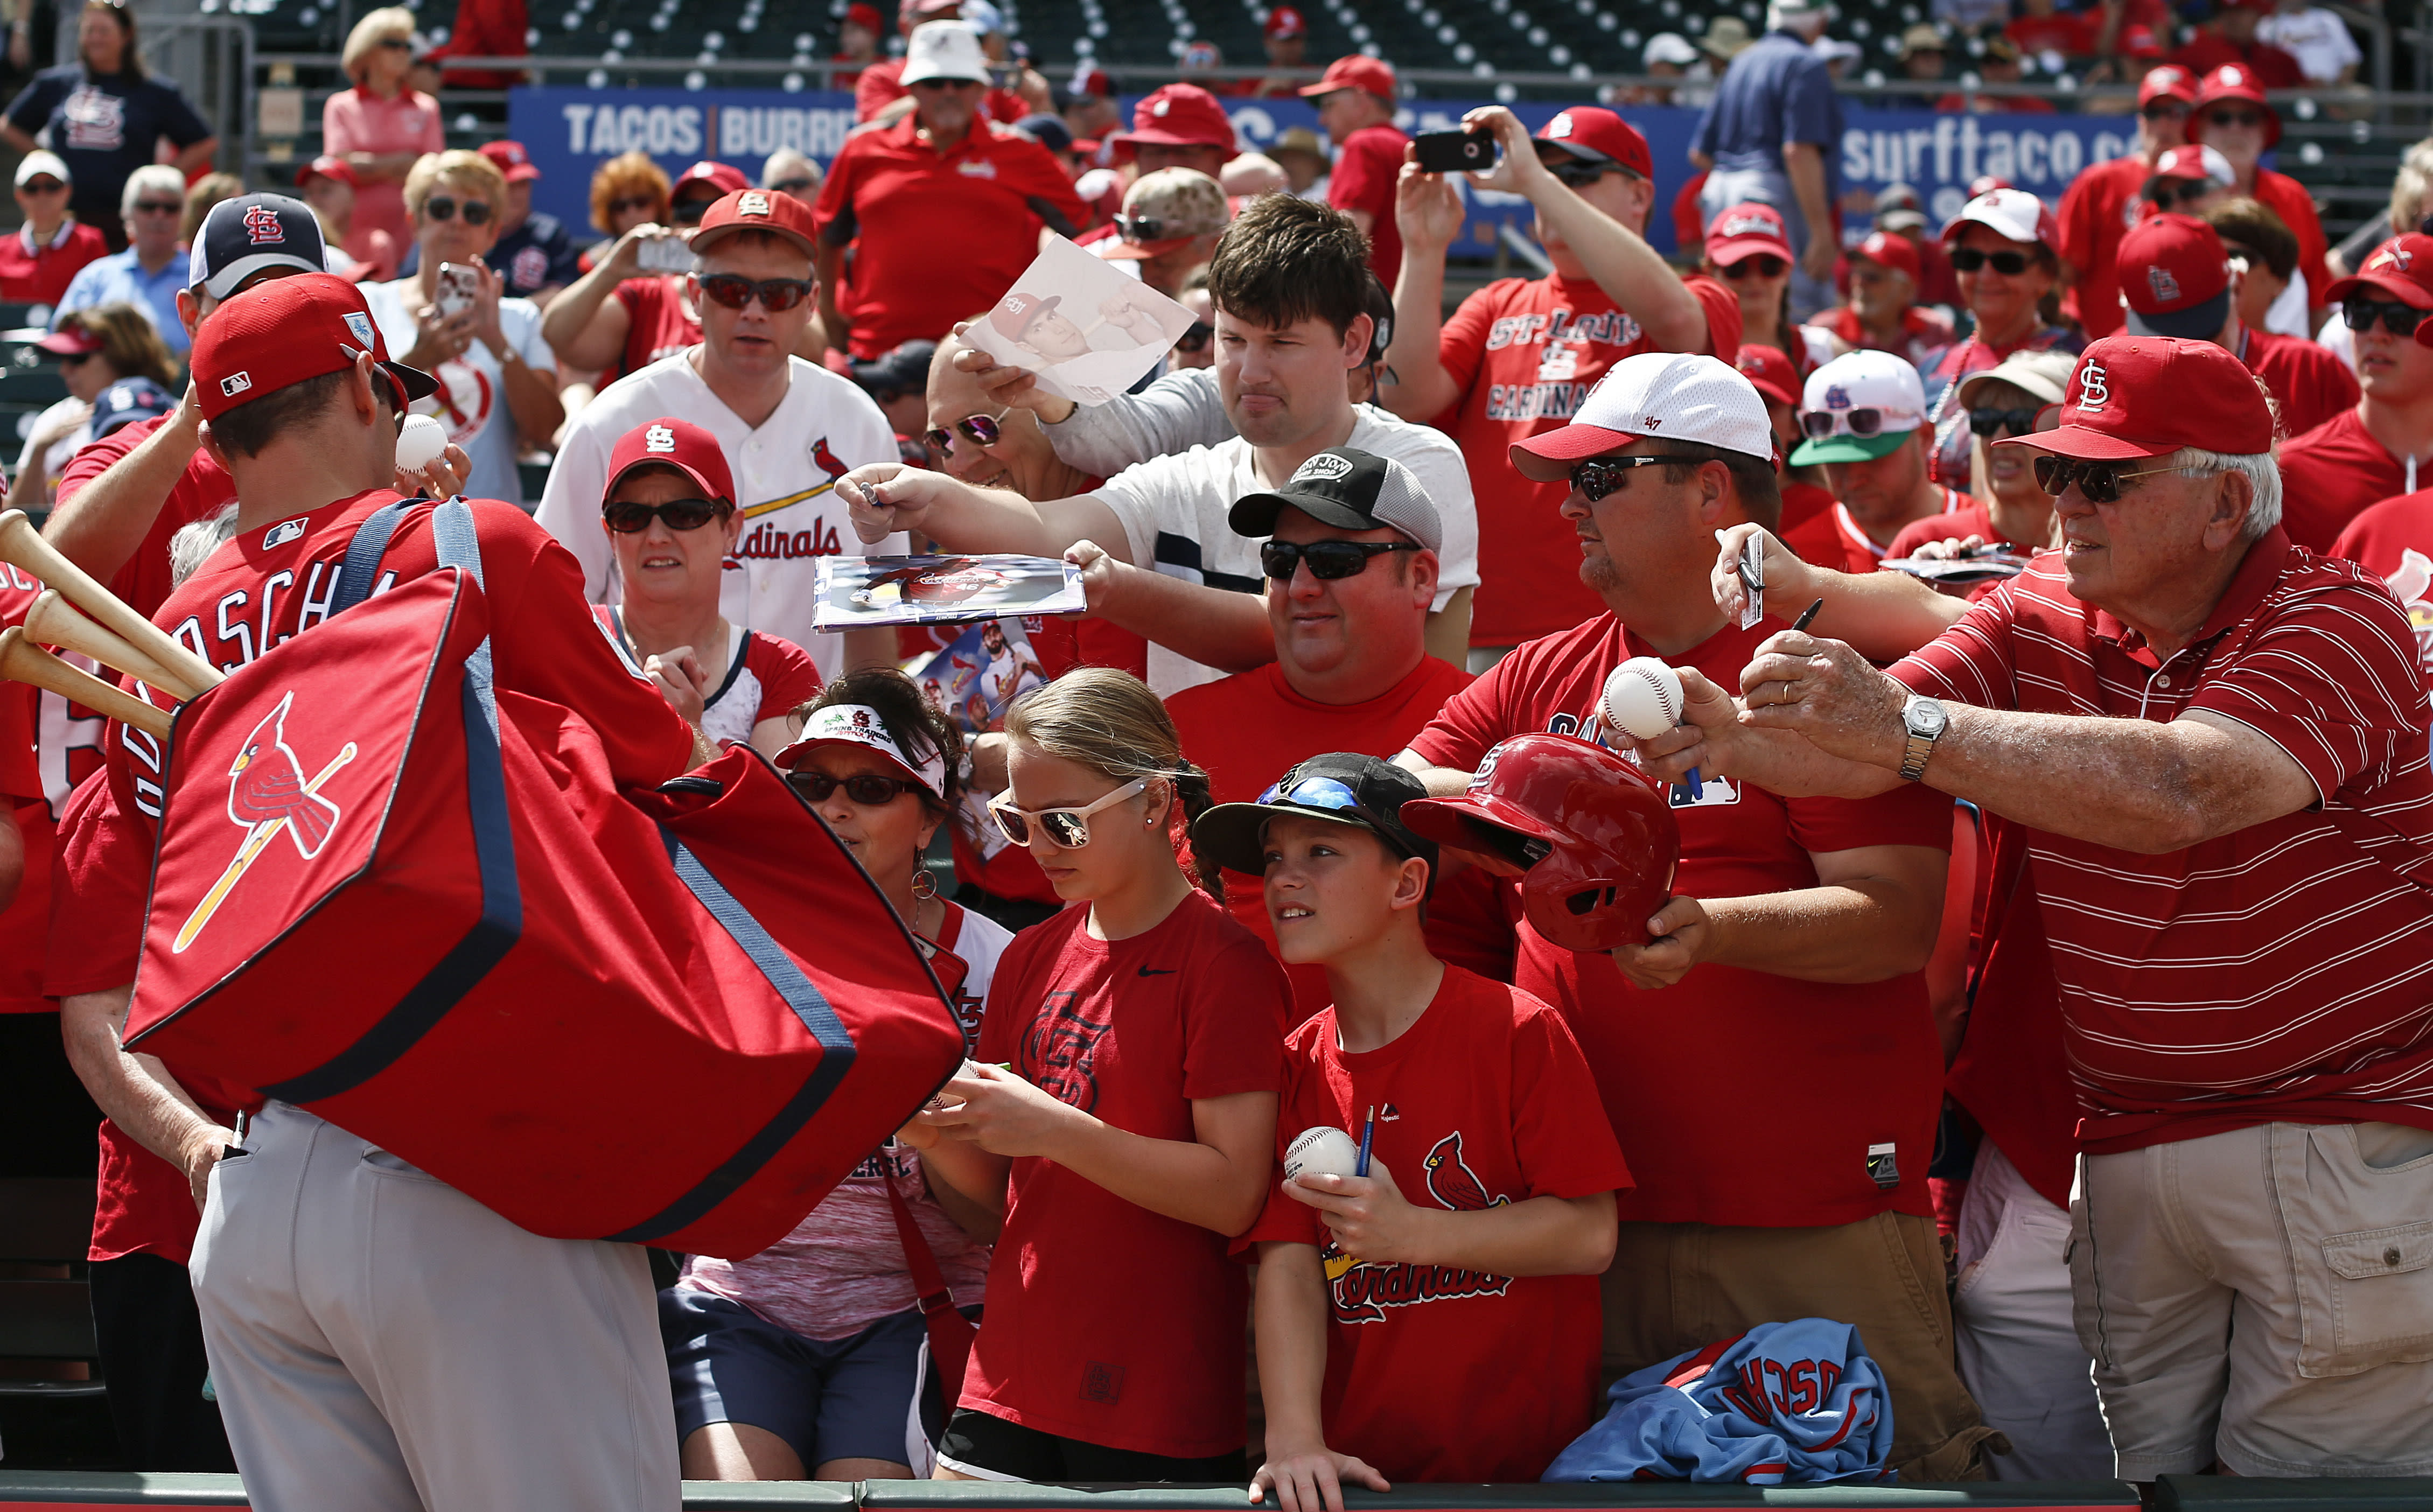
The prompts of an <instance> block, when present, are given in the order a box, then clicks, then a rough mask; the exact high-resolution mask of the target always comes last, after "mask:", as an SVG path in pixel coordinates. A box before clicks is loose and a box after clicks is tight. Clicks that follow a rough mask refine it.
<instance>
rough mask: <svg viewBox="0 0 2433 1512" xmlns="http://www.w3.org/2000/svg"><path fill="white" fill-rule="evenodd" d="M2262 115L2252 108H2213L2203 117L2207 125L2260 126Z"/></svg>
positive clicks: (2262, 122) (2262, 121) (2262, 120)
mask: <svg viewBox="0 0 2433 1512" xmlns="http://www.w3.org/2000/svg"><path fill="white" fill-rule="evenodd" d="M2263 124H2264V117H2263V116H2261V115H2258V114H2257V113H2256V112H2255V111H2254V110H2215V111H2213V112H2212V113H2211V114H2209V115H2207V116H2206V117H2205V125H2207V126H2262V125H2263Z"/></svg>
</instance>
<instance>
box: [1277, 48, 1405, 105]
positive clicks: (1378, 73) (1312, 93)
mask: <svg viewBox="0 0 2433 1512" xmlns="http://www.w3.org/2000/svg"><path fill="white" fill-rule="evenodd" d="M1336 90H1365V91H1367V92H1368V93H1370V94H1374V95H1377V96H1379V97H1381V98H1384V99H1388V100H1390V99H1392V98H1393V97H1394V95H1395V93H1396V92H1395V88H1394V65H1393V64H1391V63H1389V62H1387V61H1386V60H1385V59H1382V58H1370V57H1367V56H1365V55H1363V54H1360V53H1347V54H1346V55H1344V56H1343V57H1341V58H1338V59H1336V60H1335V61H1333V62H1331V63H1329V64H1327V65H1326V72H1325V73H1323V74H1321V75H1319V79H1318V82H1317V83H1315V84H1303V85H1302V87H1301V93H1302V98H1304V99H1312V100H1314V99H1316V98H1318V97H1319V95H1321V94H1332V93H1335V92H1336Z"/></svg>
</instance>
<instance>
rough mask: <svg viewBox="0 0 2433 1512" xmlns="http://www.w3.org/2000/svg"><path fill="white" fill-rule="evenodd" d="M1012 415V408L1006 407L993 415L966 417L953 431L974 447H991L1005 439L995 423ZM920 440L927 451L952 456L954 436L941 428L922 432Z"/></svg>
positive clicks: (957, 423)
mask: <svg viewBox="0 0 2433 1512" xmlns="http://www.w3.org/2000/svg"><path fill="white" fill-rule="evenodd" d="M1012 413H1013V412H1012V408H1011V407H1008V408H1006V409H1002V410H999V411H997V412H996V413H995V415H966V416H963V417H962V418H961V419H960V420H957V421H956V422H955V430H956V431H960V432H961V433H962V436H963V439H964V440H966V441H969V442H970V443H971V444H972V445H974V446H976V447H993V446H995V445H996V444H997V443H998V442H999V441H1001V440H1003V439H1004V438H1005V432H1004V430H1003V429H1002V428H1000V427H999V426H998V424H997V423H996V422H997V421H999V420H1002V419H1004V418H1005V417H1006V416H1008V415H1011V414H1012ZM921 439H922V440H924V441H927V443H929V450H932V451H935V452H936V453H938V455H940V456H942V457H944V456H952V455H953V454H954V450H955V437H954V434H953V433H951V432H948V431H947V430H945V429H944V427H942V426H934V425H933V426H931V427H930V428H929V429H928V430H927V431H924V432H923V433H921Z"/></svg>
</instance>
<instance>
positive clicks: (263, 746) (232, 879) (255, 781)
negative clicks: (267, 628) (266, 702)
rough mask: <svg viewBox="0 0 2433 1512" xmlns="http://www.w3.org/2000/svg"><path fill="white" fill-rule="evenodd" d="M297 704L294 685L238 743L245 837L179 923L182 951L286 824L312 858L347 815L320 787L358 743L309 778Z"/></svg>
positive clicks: (234, 767) (231, 804)
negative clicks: (290, 718)
mask: <svg viewBox="0 0 2433 1512" xmlns="http://www.w3.org/2000/svg"><path fill="white" fill-rule="evenodd" d="M295 704H296V694H295V693H294V692H293V691H292V690H291V691H290V692H289V693H288V694H287V695H286V696H285V697H284V698H281V700H280V701H279V706H278V707H277V708H274V709H272V710H271V711H270V712H269V713H268V714H266V715H264V717H263V720H262V722H261V723H259V724H257V725H255V726H254V727H253V733H252V734H250V735H248V736H247V737H246V738H245V741H244V743H243V744H242V745H240V746H238V747H237V753H236V756H235V758H234V759H233V760H231V761H230V763H229V797H228V814H229V818H230V821H231V822H233V823H234V824H236V826H237V827H238V828H239V829H242V830H244V831H245V840H244V842H243V843H241V844H240V845H239V846H238V847H237V852H236V855H235V857H234V858H231V859H230V861H229V864H228V868H227V870H225V871H223V872H222V873H221V874H220V877H219V880H218V881H217V882H214V883H213V884H212V889H211V891H210V892H206V893H204V894H203V901H202V902H201V903H199V904H196V906H195V911H194V912H193V914H191V915H189V916H188V918H187V920H186V922H185V923H184V924H183V925H182V926H179V930H178V937H177V940H176V942H175V943H174V944H173V945H172V946H171V951H172V953H173V954H179V953H182V952H183V951H184V950H185V949H186V947H187V946H188V945H191V944H193V943H195V939H196V936H197V935H200V934H201V933H202V932H203V926H205V925H208V924H210V923H211V922H212V916H213V914H216V913H217V912H218V911H219V909H220V905H221V904H223V903H225V902H227V901H228V896H229V892H230V890H232V889H233V888H235V886H236V885H237V883H238V882H239V881H241V880H243V878H244V876H245V874H246V873H247V872H248V871H250V870H251V869H252V867H253V863H254V862H255V861H257V860H259V859H261V858H262V853H263V850H264V848H265V847H266V846H268V845H269V844H270V842H271V841H274V840H276V839H278V838H279V832H280V831H281V830H282V829H283V830H285V831H286V832H287V838H288V839H289V840H290V841H293V842H294V843H295V846H296V853H297V854H298V856H300V857H302V858H304V859H306V860H308V861H309V860H311V859H313V858H315V856H318V855H320V854H321V847H322V846H323V845H325V844H327V843H328V841H329V839H330V833H331V831H332V830H333V829H335V828H336V827H337V825H338V821H339V820H340V819H342V818H344V817H345V815H344V813H343V812H342V811H341V810H340V809H339V807H338V806H337V805H336V804H334V803H332V802H331V801H330V800H329V799H327V798H324V797H322V796H321V787H322V785H323V784H324V783H326V782H328V781H329V780H330V779H331V778H332V777H333V776H335V775H337V773H338V769H339V768H340V767H343V766H345V765H346V764H347V763H348V762H349V761H352V760H353V759H354V758H355V743H354V742H353V741H352V740H349V741H348V742H347V744H346V746H345V748H344V749H342V750H341V751H339V753H338V754H337V756H335V757H333V758H332V760H331V762H330V764H329V765H328V766H325V767H323V768H322V769H321V771H320V773H319V774H318V775H316V776H315V777H313V778H311V779H310V780H307V779H306V777H305V775H304V767H303V763H301V762H299V761H298V760H297V759H296V752H295V749H294V747H292V746H290V745H289V744H288V743H287V711H288V710H289V709H290V708H292V707H294V706H295Z"/></svg>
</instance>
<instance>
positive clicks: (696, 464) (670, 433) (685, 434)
mask: <svg viewBox="0 0 2433 1512" xmlns="http://www.w3.org/2000/svg"><path fill="white" fill-rule="evenodd" d="M637 467H673V468H675V469H676V470H677V471H678V472H681V473H683V474H684V475H685V477H686V478H687V479H689V480H690V482H691V484H692V485H693V486H694V487H696V488H698V489H700V490H701V496H702V497H703V498H704V499H711V500H724V501H726V502H728V503H730V504H731V503H733V502H735V474H734V472H733V471H732V470H731V469H729V468H728V467H727V466H726V453H725V452H723V451H722V450H719V446H718V437H716V436H714V435H712V434H710V433H708V432H707V431H705V430H703V429H702V428H701V427H700V426H698V425H695V424H693V423H692V422H691V421H690V420H679V419H677V418H675V417H674V416H667V415H662V416H659V417H658V418H657V419H655V420H646V421H644V422H643V423H642V424H640V425H638V426H636V427H634V428H633V429H632V430H630V431H628V432H626V433H624V434H623V435H621V436H619V437H618V438H617V447H616V450H613V451H611V452H610V453H609V454H608V486H607V487H605V488H603V489H601V490H600V503H601V507H602V508H603V509H605V508H606V507H607V504H608V501H609V500H610V499H613V498H615V497H616V494H617V485H618V484H621V483H623V482H624V481H625V474H627V473H629V472H631V471H633V470H634V469H635V468H637Z"/></svg>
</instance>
